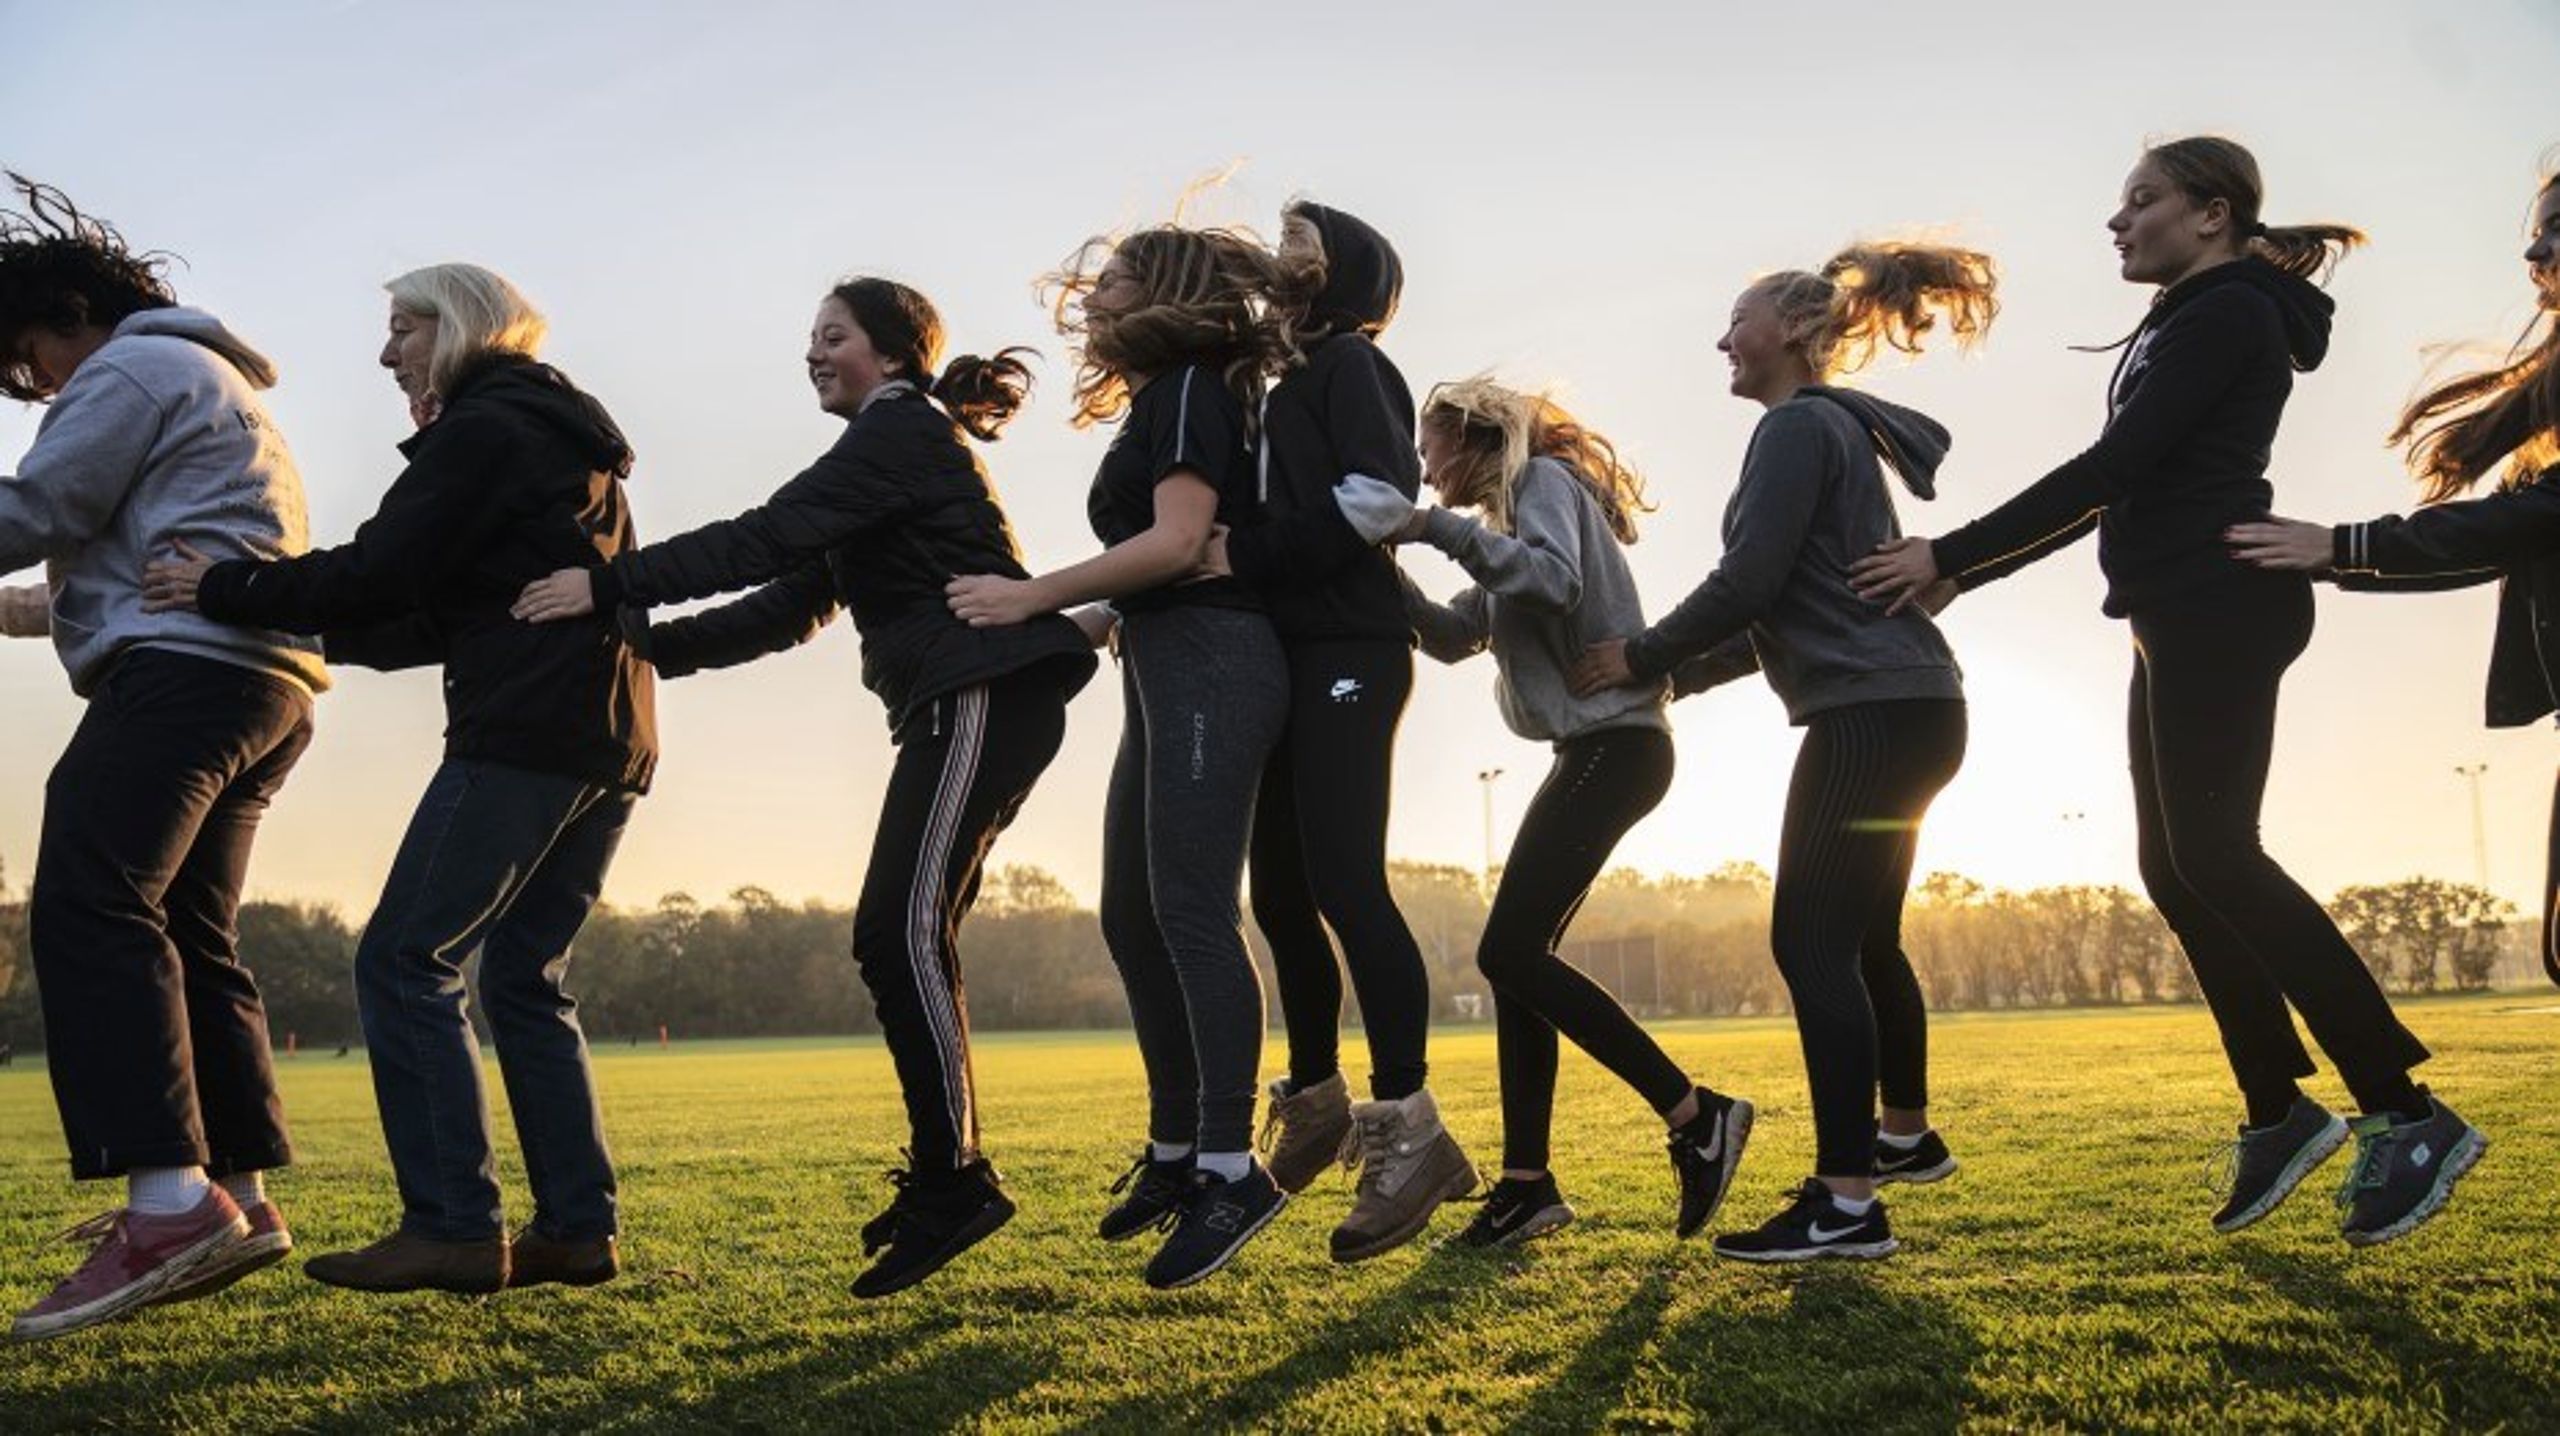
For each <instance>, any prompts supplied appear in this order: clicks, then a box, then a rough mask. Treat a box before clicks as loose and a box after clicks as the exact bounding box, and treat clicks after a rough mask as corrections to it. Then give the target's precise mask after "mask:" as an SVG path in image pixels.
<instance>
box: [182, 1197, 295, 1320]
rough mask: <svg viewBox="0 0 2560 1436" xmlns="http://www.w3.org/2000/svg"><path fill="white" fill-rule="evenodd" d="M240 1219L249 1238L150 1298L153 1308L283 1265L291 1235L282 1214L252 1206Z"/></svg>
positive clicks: (270, 1207) (272, 1206)
mask: <svg viewBox="0 0 2560 1436" xmlns="http://www.w3.org/2000/svg"><path fill="white" fill-rule="evenodd" d="M240 1215H241V1217H242V1219H244V1220H246V1221H247V1222H248V1223H249V1234H248V1235H247V1236H245V1237H242V1238H241V1239H240V1240H239V1241H236V1242H233V1243H232V1244H231V1245H229V1246H227V1247H224V1248H223V1249H222V1250H220V1251H218V1252H215V1253H214V1254H213V1256H212V1257H211V1258H210V1259H208V1260H207V1261H206V1262H205V1264H204V1265H202V1266H200V1267H197V1268H196V1269H195V1271H194V1273H193V1274H192V1275H190V1276H188V1277H187V1278H186V1279H185V1280H183V1281H180V1282H178V1283H177V1284H175V1285H173V1286H171V1287H170V1288H169V1289H168V1290H167V1291H164V1292H162V1293H160V1294H159V1295H158V1296H155V1297H153V1298H151V1304H152V1305H153V1306H170V1305H173V1304H175V1303H177V1302H181V1301H194V1300H195V1299H196V1298H198V1297H201V1296H211V1295H213V1294H214V1293H215V1292H217V1291H221V1290H222V1289H223V1288H225V1287H228V1286H230V1285H231V1284H232V1283H234V1282H236V1281H238V1280H240V1278H242V1277H244V1276H247V1275H249V1274H250V1273H251V1272H254V1271H262V1270H264V1269H266V1268H268V1267H271V1266H274V1265H275V1264H276V1263H277V1262H280V1261H283V1260H284V1258H285V1253H287V1252H289V1251H292V1250H293V1233H292V1232H290V1231H287V1230H286V1229H285V1225H284V1213H282V1212H280V1211H278V1210H276V1204H275V1203H274V1202H272V1201H263V1202H253V1203H251V1204H250V1205H248V1206H245V1207H242V1208H240Z"/></svg>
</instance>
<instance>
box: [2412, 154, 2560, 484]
mask: <svg viewBox="0 0 2560 1436" xmlns="http://www.w3.org/2000/svg"><path fill="white" fill-rule="evenodd" d="M2554 192H2560V171H2555V172H2554V173H2553V174H2552V175H2551V176H2550V177H2549V178H2547V179H2545V180H2544V181H2543V182H2542V186H2541V188H2539V189H2537V190H2536V191H2534V205H2535V207H2536V208H2539V207H2540V206H2541V203H2542V200H2543V197H2544V196H2546V195H2549V194H2552V193H2554ZM2534 282H2535V285H2536V287H2537V288H2538V289H2539V290H2540V291H2541V292H2540V294H2539V296H2538V298H2539V303H2538V305H2537V307H2536V313H2535V314H2534V317H2533V319H2532V321H2531V322H2530V323H2528V324H2526V325H2525V329H2524V332H2523V333H2522V334H2520V335H2518V336H2517V337H2516V342H2515V345H2514V347H2512V348H2510V349H2509V350H2508V351H2507V358H2506V362H2505V363H2503V364H2501V365H2499V366H2498V367H2496V368H2494V369H2487V370H2483V371H2481V372H2479V373H2476V374H2465V375H2463V376H2462V377H2460V378H2458V379H2452V380H2448V381H2446V382H2445V383H2442V384H2439V385H2437V386H2436V387H2434V388H2432V389H2429V390H2428V391H2427V392H2425V393H2423V394H2420V395H2419V396H2418V397H2417V398H2415V399H2412V400H2410V401H2409V407H2408V408H2407V409H2404V410H2402V411H2401V414H2400V422H2399V423H2398V424H2396V425H2394V426H2393V427H2392V430H2391V442H2392V443H2393V444H2399V445H2406V446H2407V447H2408V450H2409V471H2410V472H2411V473H2413V474H2415V475H2416V476H2417V478H2418V482H2419V484H2420V485H2421V486H2422V488H2423V493H2424V498H2425V500H2426V502H2428V503H2431V504H2432V503H2440V502H2442V501H2444V500H2446V499H2449V498H2452V497H2454V496H2455V495H2457V494H2460V493H2462V492H2464V491H2465V490H2467V489H2469V488H2470V487H2471V486H2472V485H2473V484H2476V483H2478V482H2480V480H2481V478H2482V477H2483V476H2484V475H2486V474H2487V473H2488V472H2489V471H2490V470H2491V469H2493V468H2496V467H2497V465H2498V463H2499V461H2500V460H2502V459H2503V460H2505V461H2506V476H2505V479H2504V480H2503V482H2505V483H2506V484H2509V485H2516V484H2525V483H2530V482H2532V480H2533V478H2534V476H2535V475H2536V474H2538V473H2540V472H2541V471H2542V470H2543V469H2545V468H2547V467H2549V466H2550V465H2552V464H2553V463H2560V273H2555V272H2554V271H2552V270H2544V271H2542V272H2540V273H2537V274H2536V275H2535V276H2534ZM2537 330H2539V331H2540V333H2539V336H2538V337H2537V335H2536V331H2537Z"/></svg>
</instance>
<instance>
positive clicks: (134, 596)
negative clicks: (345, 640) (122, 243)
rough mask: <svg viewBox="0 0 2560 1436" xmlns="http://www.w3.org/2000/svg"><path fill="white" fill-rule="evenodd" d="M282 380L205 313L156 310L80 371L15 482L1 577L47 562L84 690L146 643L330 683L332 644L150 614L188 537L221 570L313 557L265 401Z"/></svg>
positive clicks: (52, 409) (59, 632) (311, 686)
mask: <svg viewBox="0 0 2560 1436" xmlns="http://www.w3.org/2000/svg"><path fill="white" fill-rule="evenodd" d="M275 382H276V371H275V366H274V365H272V364H269V363H268V362H267V360H266V358H265V356H263V355H261V354H259V353H258V352H257V351H256V350H254V349H252V348H250V347H249V346H248V345H247V344H246V343H244V342H242V340H241V339H240V337H239V336H238V335H236V334H233V333H232V332H231V331H230V330H228V329H226V328H224V327H223V325H222V321H221V320H219V319H216V318H214V317H213V316H212V315H210V314H207V313H205V312H204V311H203V310H200V309H151V310H145V311H143V312H142V313H140V314H135V315H132V316H130V317H128V318H126V319H125V321H124V322H123V323H121V324H118V325H117V326H116V328H115V333H114V334H113V335H112V336H111V337H109V339H108V340H107V342H106V343H105V344H104V345H102V346H100V347H99V349H98V350H97V352H96V353H94V354H91V355H90V356H89V358H88V359H87V360H86V361H85V362H84V363H82V364H81V366H80V367H79V368H78V369H77V370H75V371H73V373H72V375H71V378H70V380H69V381H68V382H66V383H65V384H64V385H63V386H62V392H60V393H59V394H56V395H55V396H54V398H53V402H52V403H51V404H50V405H48V406H47V407H46V410H45V416H44V421H43V422H42V423H41V424H39V425H38V426H37V428H36V441H35V445H34V447H32V448H30V449H28V450H27V456H26V459H25V461H24V463H23V464H22V465H21V466H20V468H19V470H18V473H17V474H16V475H15V476H14V477H11V476H6V475H0V574H9V573H14V572H16V571H17V570H19V569H22V568H25V567H27V566H28V565H30V564H33V563H36V562H38V561H39V560H42V561H45V562H46V564H47V569H46V576H47V578H48V580H49V582H50V587H51V589H52V592H53V616H52V627H53V646H54V649H55V650H56V651H57V652H58V653H60V654H61V656H62V666H63V667H64V668H66V669H68V670H69V671H70V674H71V687H72V690H73V691H74V692H76V693H79V694H81V695H82V696H84V697H85V696H86V695H87V694H88V693H89V692H90V691H91V690H92V689H93V688H95V687H96V685H97V682H98V680H99V679H100V678H101V677H102V676H103V675H104V674H105V672H106V669H107V666H108V663H109V661H110V660H111V659H113V658H114V657H115V656H116V655H117V654H118V653H120V652H122V651H123V650H125V649H126V648H129V647H133V646H136V645H140V646H143V647H149V648H162V649H169V650H173V651H175V652H179V653H192V654H196V655H198V656H200V657H205V658H213V659H219V660H221V661H222V662H225V663H233V664H237V665H239V666H241V667H244V668H254V669H258V670H260V671H262V672H267V673H272V674H275V675H277V676H278V677H281V678H284V679H287V680H289V681H291V682H294V683H297V684H300V685H301V686H302V687H303V688H305V689H306V690H309V691H311V692H314V693H317V692H319V691H320V690H322V689H324V688H326V687H328V686H329V672H328V669H327V668H326V667H324V666H323V665H322V663H321V661H320V644H319V640H317V639H312V638H300V637H293V636H290V635H287V634H282V633H270V632H267V631H265V630H262V629H249V628H232V627H228V626H226V625H224V624H219V623H215V622H212V621H210V620H208V619H205V618H202V617H200V616H198V615H196V614H193V613H174V612H173V613H144V612H143V611H142V566H143V564H144V563H146V562H148V561H149V560H150V559H152V558H155V557H160V556H164V555H166V554H167V553H168V552H169V550H170V545H171V543H172V542H173V541H175V540H178V539H184V540H186V541H187V542H188V543H189V544H191V545H193V546H194V547H195V548H196V550H197V551H198V552H200V553H203V554H204V555H205V556H206V557H208V558H212V559H215V560H221V559H233V558H256V559H278V558H289V557H292V556H294V555H296V554H299V553H301V552H303V551H304V550H305V549H307V548H308V547H310V537H309V528H308V522H307V520H306V518H305V517H304V513H303V504H302V477H301V475H300V474H299V473H297V472H296V471H295V469H294V466H293V455H292V454H291V453H289V452H287V451H286V449H285V443H284V435H283V434H282V433H281V432H280V431H278V430H277V428H276V424H275V420H273V419H271V418H269V417H268V416H267V410H266V406H265V405H263V404H261V403H260V402H259V401H258V391H259V390H261V389H269V388H273V387H274V386H275Z"/></svg>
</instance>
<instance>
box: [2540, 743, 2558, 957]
mask: <svg viewBox="0 0 2560 1436" xmlns="http://www.w3.org/2000/svg"><path fill="white" fill-rule="evenodd" d="M2542 970H2543V972H2545V973H2546V974H2548V975H2549V976H2550V978H2551V980H2552V981H2553V982H2560V779H2555V780H2554V781H2553V783H2552V785H2551V850H2550V856H2549V857H2548V858H2546V859H2544V861H2543V868H2542Z"/></svg>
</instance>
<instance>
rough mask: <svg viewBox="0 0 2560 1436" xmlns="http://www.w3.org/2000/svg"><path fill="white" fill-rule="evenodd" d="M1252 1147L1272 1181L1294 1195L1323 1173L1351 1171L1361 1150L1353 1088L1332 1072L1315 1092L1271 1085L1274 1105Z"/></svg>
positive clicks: (1286, 1082)
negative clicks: (1340, 1168)
mask: <svg viewBox="0 0 2560 1436" xmlns="http://www.w3.org/2000/svg"><path fill="white" fill-rule="evenodd" d="M1254 1145H1255V1146H1256V1147H1258V1148H1260V1149H1261V1151H1262V1153H1263V1158H1264V1161H1265V1162H1266V1164H1267V1165H1269V1167H1270V1168H1271V1180H1273V1181H1275V1182H1278V1183H1279V1184H1280V1190H1282V1191H1284V1192H1287V1193H1289V1194H1290V1195H1291V1196H1295V1195H1297V1194H1298V1193H1300V1192H1303V1191H1305V1190H1306V1189H1307V1188H1308V1187H1310V1186H1312V1185H1314V1184H1315V1180H1316V1178H1318V1177H1321V1176H1323V1175H1324V1169H1325V1168H1327V1167H1330V1166H1332V1165H1333V1164H1334V1163H1336V1162H1340V1163H1341V1164H1342V1165H1344V1166H1346V1167H1347V1166H1350V1165H1351V1164H1352V1162H1353V1161H1354V1160H1355V1159H1356V1157H1357V1155H1358V1153H1359V1150H1360V1147H1359V1144H1358V1143H1357V1142H1355V1141H1353V1140H1352V1136H1351V1089H1350V1088H1349V1087H1347V1086H1345V1085H1344V1084H1343V1081H1342V1074H1341V1073H1339V1072H1336V1073H1334V1074H1333V1075H1332V1076H1330V1077H1327V1078H1326V1079H1324V1080H1323V1081H1321V1082H1318V1083H1316V1084H1315V1085H1314V1086H1312V1087H1296V1088H1293V1087H1291V1086H1290V1085H1289V1079H1287V1078H1285V1077H1284V1078H1281V1079H1280V1080H1279V1081H1277V1082H1274V1083H1272V1084H1271V1105H1270V1106H1269V1107H1268V1108H1266V1109H1265V1115H1264V1117H1263V1119H1262V1135H1261V1137H1260V1138H1259V1139H1257V1140H1256V1141H1255V1143H1254Z"/></svg>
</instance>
